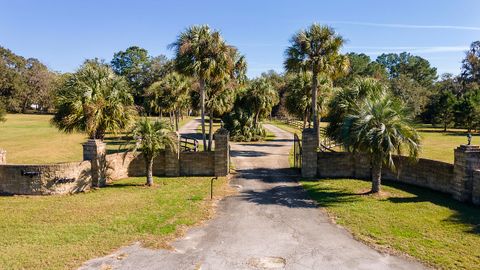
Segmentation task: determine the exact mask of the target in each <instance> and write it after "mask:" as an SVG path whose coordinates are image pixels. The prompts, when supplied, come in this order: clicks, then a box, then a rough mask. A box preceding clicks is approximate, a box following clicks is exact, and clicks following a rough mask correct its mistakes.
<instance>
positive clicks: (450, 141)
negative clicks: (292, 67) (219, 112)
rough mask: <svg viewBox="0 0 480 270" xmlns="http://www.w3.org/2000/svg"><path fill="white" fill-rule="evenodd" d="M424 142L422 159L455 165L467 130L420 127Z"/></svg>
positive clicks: (477, 140)
mask: <svg viewBox="0 0 480 270" xmlns="http://www.w3.org/2000/svg"><path fill="white" fill-rule="evenodd" d="M270 123H272V124H274V125H276V126H278V127H279V128H281V129H283V130H286V131H288V132H291V133H296V134H297V135H298V136H299V137H300V138H301V136H302V132H301V130H300V129H298V128H295V127H293V126H290V125H287V124H285V123H283V122H280V121H278V120H273V121H271V122H270ZM327 125H328V123H325V122H322V123H321V126H322V127H326V126H327ZM417 131H418V132H419V134H420V136H421V138H422V140H421V143H422V151H421V153H420V158H427V159H433V160H438V161H443V162H448V163H453V159H454V155H453V151H454V149H455V148H457V147H458V146H460V145H461V144H466V143H467V134H468V133H467V130H465V129H448V130H447V132H444V131H443V129H442V128H435V127H431V125H420V126H418V127H417ZM472 144H476V145H480V135H479V133H478V132H472Z"/></svg>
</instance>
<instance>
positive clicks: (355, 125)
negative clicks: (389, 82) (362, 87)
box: [335, 82, 420, 193]
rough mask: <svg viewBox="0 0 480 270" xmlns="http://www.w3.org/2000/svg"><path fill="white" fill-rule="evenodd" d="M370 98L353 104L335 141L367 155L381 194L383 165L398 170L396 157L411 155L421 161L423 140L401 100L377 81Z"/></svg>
mask: <svg viewBox="0 0 480 270" xmlns="http://www.w3.org/2000/svg"><path fill="white" fill-rule="evenodd" d="M369 83H370V86H371V87H374V89H368V91H369V92H370V93H373V94H370V95H366V97H365V98H364V99H357V100H355V101H353V102H352V103H350V104H349V109H348V112H347V114H346V115H345V117H344V118H343V120H342V123H341V133H340V134H339V136H337V137H336V138H335V139H336V140H338V141H339V142H340V143H342V144H343V145H344V147H345V148H346V149H348V150H349V151H352V152H356V151H359V152H363V153H367V154H368V155H369V156H370V158H371V164H372V190H371V193H378V192H379V191H380V185H381V177H382V166H383V164H385V165H386V166H387V167H388V168H390V169H392V170H395V164H394V162H393V158H392V156H393V155H394V154H397V155H401V154H403V153H407V154H408V156H409V157H411V158H417V157H418V153H419V150H420V137H419V135H418V133H417V131H416V130H415V128H414V127H413V124H412V121H411V119H410V118H409V113H408V112H407V110H406V109H405V106H404V104H402V103H401V102H400V101H399V100H398V99H396V98H395V97H392V96H391V95H390V94H388V93H387V92H386V90H385V89H384V88H383V87H380V86H379V85H380V84H379V83H378V82H377V83H376V84H375V83H372V82H369Z"/></svg>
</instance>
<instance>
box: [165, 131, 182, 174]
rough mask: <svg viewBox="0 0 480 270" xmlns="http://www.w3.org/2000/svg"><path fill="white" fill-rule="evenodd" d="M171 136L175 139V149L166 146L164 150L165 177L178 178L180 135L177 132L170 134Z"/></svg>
mask: <svg viewBox="0 0 480 270" xmlns="http://www.w3.org/2000/svg"><path fill="white" fill-rule="evenodd" d="M171 135H172V136H174V137H175V138H176V144H177V147H176V148H173V147H170V146H167V147H166V148H165V176H179V175H180V139H179V137H180V135H179V134H178V133H177V132H172V133H171Z"/></svg>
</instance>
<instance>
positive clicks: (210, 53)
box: [170, 25, 246, 150]
mask: <svg viewBox="0 0 480 270" xmlns="http://www.w3.org/2000/svg"><path fill="white" fill-rule="evenodd" d="M170 47H171V48H173V49H174V50H175V55H176V58H175V64H176V68H177V70H178V71H179V72H181V73H183V74H185V75H187V76H192V77H194V78H196V80H197V81H198V84H199V91H200V113H201V119H202V120H201V121H202V139H203V144H204V145H206V135H205V99H206V97H205V94H206V93H205V92H206V91H205V90H206V86H207V83H214V82H215V81H218V80H219V78H220V79H223V78H224V77H226V76H228V75H230V76H233V77H235V76H237V75H238V74H237V72H236V70H242V69H244V68H246V65H245V60H244V58H243V57H240V58H237V57H236V56H237V55H238V54H237V53H236V49H235V48H233V47H232V46H229V45H228V44H226V42H225V41H224V40H223V38H222V37H221V35H220V32H218V31H212V30H211V29H210V27H208V26H207V25H201V26H191V27H189V28H188V29H187V30H186V31H184V32H182V33H181V34H180V35H179V36H178V38H177V40H176V41H175V42H174V43H173V44H171V45H170ZM206 150H207V149H206Z"/></svg>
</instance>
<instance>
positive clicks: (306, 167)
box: [302, 128, 318, 178]
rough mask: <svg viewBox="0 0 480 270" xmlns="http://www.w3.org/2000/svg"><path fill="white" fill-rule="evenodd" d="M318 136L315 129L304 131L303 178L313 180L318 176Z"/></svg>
mask: <svg viewBox="0 0 480 270" xmlns="http://www.w3.org/2000/svg"><path fill="white" fill-rule="evenodd" d="M317 149H318V135H317V133H316V132H315V130H314V129H312V128H308V129H304V130H303V131H302V177H305V178H313V177H315V176H316V175H317V163H318V162H317V160H318V155H317V152H318V151H317Z"/></svg>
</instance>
